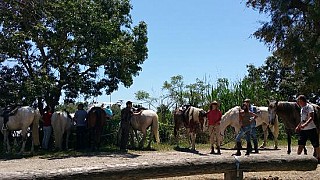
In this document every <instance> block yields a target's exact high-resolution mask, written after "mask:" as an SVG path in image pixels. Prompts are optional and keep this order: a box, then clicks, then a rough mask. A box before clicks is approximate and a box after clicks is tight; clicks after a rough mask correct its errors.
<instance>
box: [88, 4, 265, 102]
mask: <svg viewBox="0 0 320 180" xmlns="http://www.w3.org/2000/svg"><path fill="white" fill-rule="evenodd" d="M131 4H132V6H133V9H132V11H131V15H132V19H133V25H137V24H138V22H140V21H144V22H146V23H147V25H148V38H149V40H148V44H147V46H148V50H149V51H148V58H147V59H146V60H145V62H144V63H143V65H142V71H140V72H139V75H138V76H136V77H134V82H133V84H132V86H130V88H125V87H124V86H122V85H121V84H120V86H119V89H118V90H117V91H115V92H113V93H112V94H111V95H109V96H107V95H103V96H100V97H98V98H95V99H94V100H96V101H100V102H101V101H104V102H117V101H119V100H123V101H124V102H126V101H127V100H131V101H134V102H137V101H136V100H135V95H134V94H135V93H136V92H137V91H139V90H143V91H146V92H148V93H149V94H150V96H151V97H155V98H157V97H159V96H160V95H161V94H162V93H163V92H162V90H161V88H162V85H163V83H164V82H165V81H169V82H170V79H171V77H173V76H177V75H182V76H183V82H184V83H185V84H192V83H195V82H196V79H197V78H198V79H200V80H203V79H204V78H206V79H207V80H208V81H210V82H211V84H214V83H215V82H216V80H217V79H218V78H227V79H228V80H229V81H230V82H236V81H238V80H241V79H243V77H244V76H245V75H247V68H246V65H249V64H253V65H255V66H256V67H258V66H261V65H263V64H264V62H265V60H266V58H267V57H268V56H270V55H271V52H270V51H269V50H268V47H267V46H265V45H264V43H263V42H260V41H259V40H257V39H255V38H254V37H253V36H252V34H253V33H254V32H255V31H256V30H257V29H258V28H259V27H260V26H261V21H266V20H267V17H266V16H265V15H261V14H259V13H258V12H257V11H254V10H252V9H250V8H247V7H246V5H245V1H242V0H223V1H219V0H132V1H131Z"/></svg>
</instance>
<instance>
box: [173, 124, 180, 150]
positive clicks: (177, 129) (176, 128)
mask: <svg viewBox="0 0 320 180" xmlns="http://www.w3.org/2000/svg"><path fill="white" fill-rule="evenodd" d="M173 134H174V139H175V143H176V146H177V147H179V127H178V126H177V125H175V126H174V128H173Z"/></svg>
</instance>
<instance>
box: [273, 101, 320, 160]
mask: <svg viewBox="0 0 320 180" xmlns="http://www.w3.org/2000/svg"><path fill="white" fill-rule="evenodd" d="M268 104H269V105H268V113H269V118H270V121H272V120H274V118H276V115H278V116H279V118H280V119H281V121H282V122H283V124H284V126H285V131H286V133H287V141H288V151H287V153H288V154H290V153H291V136H292V134H293V133H294V131H295V128H296V127H297V125H298V124H299V123H300V107H299V105H298V104H297V103H296V102H287V101H270V102H268ZM312 105H313V107H314V111H315V113H314V122H315V124H316V126H317V127H318V129H319V117H320V114H319V113H320V108H319V106H318V105H316V104H312ZM304 153H305V154H307V150H306V148H305V149H304Z"/></svg>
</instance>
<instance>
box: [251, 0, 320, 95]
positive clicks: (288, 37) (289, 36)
mask: <svg viewBox="0 0 320 180" xmlns="http://www.w3.org/2000/svg"><path fill="white" fill-rule="evenodd" d="M247 6H248V7H252V8H253V9H255V10H258V11H259V12H260V13H264V14H267V15H268V16H269V17H270V21H269V22H263V23H262V26H261V27H260V28H259V29H258V30H257V31H256V32H255V33H254V34H253V35H254V36H255V37H256V38H257V39H259V40H261V41H262V42H264V43H265V44H266V45H268V46H269V47H270V49H272V50H274V55H275V56H276V57H277V58H279V59H280V60H281V62H282V64H283V66H284V67H286V68H290V71H291V72H292V74H291V75H290V78H288V79H285V81H287V82H290V79H291V77H293V79H294V81H295V82H296V84H295V89H297V92H298V93H299V94H305V95H310V94H312V93H315V94H319V93H320V92H319V90H320V84H319V83H318V79H319V75H320V69H319V65H320V61H319V59H320V41H319V37H320V24H319V22H320V1H301V0H287V1H279V0H266V1H265V0H264V1H262V0H258V1H257V0H247ZM271 68H272V67H271ZM286 85H289V86H290V87H289V88H291V85H290V83H289V84H288V83H286Z"/></svg>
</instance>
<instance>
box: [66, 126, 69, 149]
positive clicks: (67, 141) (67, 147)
mask: <svg viewBox="0 0 320 180" xmlns="http://www.w3.org/2000/svg"><path fill="white" fill-rule="evenodd" d="M69 136H70V131H68V130H67V137H66V150H68V149H69Z"/></svg>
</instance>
